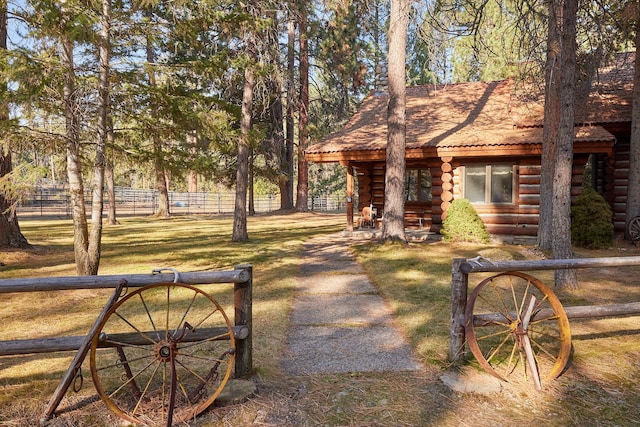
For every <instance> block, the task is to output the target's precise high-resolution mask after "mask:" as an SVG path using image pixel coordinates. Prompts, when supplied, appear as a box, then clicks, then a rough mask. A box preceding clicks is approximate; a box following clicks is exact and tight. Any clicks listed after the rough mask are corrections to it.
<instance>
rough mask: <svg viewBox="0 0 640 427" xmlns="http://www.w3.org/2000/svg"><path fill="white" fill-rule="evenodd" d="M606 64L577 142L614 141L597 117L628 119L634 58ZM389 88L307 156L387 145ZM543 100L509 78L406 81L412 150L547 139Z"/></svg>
mask: <svg viewBox="0 0 640 427" xmlns="http://www.w3.org/2000/svg"><path fill="white" fill-rule="evenodd" d="M616 59H617V62H616V63H615V64H613V65H612V66H610V67H608V68H603V69H602V70H600V73H599V74H598V76H597V79H596V82H595V83H594V84H593V86H592V89H591V94H590V97H589V102H588V103H586V102H583V103H580V105H582V106H586V107H585V108H578V109H577V111H576V122H577V123H579V124H580V125H585V126H582V127H580V128H578V132H577V134H576V142H582V141H584V142H587V141H603V142H604V141H613V140H614V137H613V135H611V134H610V133H609V132H607V131H606V130H605V129H603V128H602V127H600V126H597V125H598V124H600V123H607V122H619V121H630V120H631V93H632V86H633V84H632V83H633V57H631V58H630V57H629V56H628V55H627V56H624V57H622V56H620V55H619V56H618V57H617V58H616ZM387 101H388V96H387V95H386V94H376V93H372V94H370V95H369V96H368V97H367V98H365V99H364V100H363V102H362V104H361V106H360V108H359V109H358V111H357V112H356V114H354V116H353V117H352V118H351V119H350V120H349V121H348V122H347V124H346V125H345V126H344V127H343V128H342V129H341V130H340V131H338V132H335V133H333V134H331V135H329V136H328V137H327V138H325V139H324V140H323V141H321V142H319V143H317V144H315V145H313V146H311V147H309V148H308V149H307V150H305V151H306V153H307V154H321V153H339V152H349V151H372V150H375V151H377V150H384V149H385V146H386V141H387V125H386V122H387V119H386V114H387ZM542 111H543V108H542V103H541V102H540V101H539V100H538V101H530V100H529V101H527V102H524V101H521V100H519V98H518V97H517V96H516V91H515V85H514V83H513V82H512V81H511V80H504V81H499V82H490V83H484V82H476V83H458V84H449V85H438V86H434V85H429V86H411V87H407V104H406V129H407V132H406V147H407V149H408V150H409V149H433V150H436V149H437V150H441V149H445V150H446V149H448V148H453V147H458V148H460V147H485V146H516V145H517V146H521V145H523V144H540V143H541V141H542V129H541V127H540V126H541V123H542Z"/></svg>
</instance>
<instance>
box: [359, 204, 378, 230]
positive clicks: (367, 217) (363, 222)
mask: <svg viewBox="0 0 640 427" xmlns="http://www.w3.org/2000/svg"><path fill="white" fill-rule="evenodd" d="M365 226H366V227H369V228H376V214H375V208H374V207H373V206H372V205H369V206H365V207H364V208H362V212H361V213H360V218H358V227H359V228H363V227H365Z"/></svg>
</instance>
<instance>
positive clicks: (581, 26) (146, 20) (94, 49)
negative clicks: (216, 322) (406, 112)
mask: <svg viewBox="0 0 640 427" xmlns="http://www.w3.org/2000/svg"><path fill="white" fill-rule="evenodd" d="M405 3H406V4H408V5H409V6H410V8H409V9H407V10H406V13H407V14H408V17H409V21H408V22H409V25H408V31H407V41H406V49H407V50H406V62H405V63H406V67H405V68H406V78H405V82H406V84H448V83H455V82H462V81H491V80H499V79H504V78H514V79H516V80H517V81H519V82H526V83H533V84H534V85H538V88H539V89H540V90H541V91H544V90H545V88H544V85H545V82H546V79H545V66H547V65H548V59H549V54H548V52H549V43H550V36H549V34H550V32H549V23H550V22H552V21H553V19H556V18H557V16H555V17H554V15H553V13H554V11H556V10H560V11H563V10H566V9H563V8H562V7H563V4H564V3H566V2H561V1H552V2H548V3H549V4H547V3H544V2H538V1H532V0H429V1H424V2H405ZM569 3H576V5H577V4H578V2H569ZM579 6H580V7H579V8H578V9H577V10H576V11H575V13H574V16H575V26H576V28H577V31H576V35H575V37H574V38H575V40H576V43H575V45H576V46H575V52H574V53H575V55H576V70H577V77H576V79H575V81H574V84H577V88H578V89H576V90H579V89H580V87H584V86H588V85H589V83H590V81H591V80H590V79H591V78H593V73H592V72H590V70H592V69H593V68H594V67H593V65H594V64H600V63H601V62H602V61H603V60H605V59H606V58H607V57H610V56H612V55H613V54H615V53H616V52H620V51H625V50H630V49H633V48H635V45H634V43H633V36H634V27H633V25H634V24H635V23H636V22H637V15H638V13H637V8H634V7H635V6H637V1H636V0H633V1H632V0H628V1H613V0H602V1H582V2H580V3H579ZM558 7H559V9H558ZM390 16H391V4H390V3H389V2H387V1H382V0H363V1H350V0H327V1H284V2H283V1H278V2H276V1H256V0H253V1H244V2H240V1H234V0H202V1H189V0H167V1H163V0H131V1H128V0H83V1H80V0H65V1H52V0H16V1H7V0H0V55H1V56H0V58H1V60H0V66H1V72H2V74H1V79H0V81H1V82H2V87H1V88H0V89H1V90H0V94H1V98H0V119H1V123H2V126H1V127H0V131H1V132H2V134H1V137H2V141H3V147H4V151H3V156H2V159H1V160H2V162H1V164H0V175H1V176H3V180H2V189H3V191H2V194H3V198H2V200H1V202H2V206H1V207H2V210H3V212H4V215H3V217H2V223H1V224H0V229H2V230H3V232H2V233H0V234H2V237H3V239H2V240H3V244H4V245H7V246H20V245H28V242H26V239H24V237H22V235H21V233H20V232H19V226H18V221H17V217H16V216H15V211H13V210H12V209H11V207H12V206H15V205H16V204H17V203H19V202H20V200H21V199H22V198H24V197H26V195H27V194H28V193H29V190H30V189H32V188H34V186H35V185H36V184H40V185H41V184H43V183H46V182H52V183H60V182H62V183H64V184H65V185H66V186H67V188H68V189H69V193H70V197H71V205H72V216H73V220H74V250H75V258H76V265H77V269H78V273H79V274H96V273H97V271H98V267H99V260H100V236H101V231H102V215H103V209H104V206H105V204H104V197H107V198H109V197H113V188H114V187H115V186H116V185H121V186H134V187H135V186H139V185H140V183H141V182H145V183H148V184H147V185H148V186H152V187H153V188H155V189H156V190H157V191H158V197H159V201H160V203H159V208H158V211H157V213H156V215H157V216H158V217H167V216H169V215H170V214H171V211H170V205H169V197H168V191H169V189H178V190H187V191H203V190H204V191H206V190H209V189H212V188H216V187H218V186H220V185H222V186H226V187H229V188H234V189H235V192H236V201H235V202H236V216H238V218H237V219H238V220H237V221H236V222H235V223H234V229H233V236H232V239H233V240H234V241H242V240H246V239H247V238H248V236H247V230H246V214H247V212H248V213H249V214H251V213H252V211H253V208H252V201H253V194H254V193H256V192H257V193H264V192H269V191H277V192H278V193H279V195H280V207H281V209H284V210H290V209H297V210H306V209H307V205H308V197H309V191H310V189H311V191H318V192H322V193H333V192H340V191H343V186H344V178H343V177H344V175H345V174H344V173H343V170H342V168H341V166H339V165H334V166H327V165H322V168H320V167H318V166H314V165H308V164H307V163H306V162H305V161H304V157H303V155H302V153H303V151H304V148H305V147H306V146H307V145H308V144H310V143H312V142H314V141H317V140H320V139H321V138H322V137H323V136H325V135H327V134H329V133H330V132H332V131H335V130H337V129H339V128H340V126H341V125H342V124H344V122H345V121H346V120H347V119H348V118H349V117H350V116H351V115H352V114H353V112H354V111H355V109H356V107H357V105H358V103H359V101H360V100H361V99H362V98H363V97H364V96H365V95H366V94H367V93H369V91H371V90H376V89H379V88H380V86H379V84H381V83H384V80H385V77H386V70H387V49H388V37H387V36H388V30H389V27H390ZM550 16H551V18H550ZM576 82H577V83H576ZM580 85H582V86H580ZM523 87H524V85H523ZM149 183H152V184H149ZM85 188H88V189H90V190H91V191H90V192H89V194H91V201H90V204H89V206H91V212H90V213H88V212H86V209H87V208H86V206H87V204H88V203H87V200H85ZM104 189H106V192H105V191H103V190H104ZM105 195H106V196H105ZM247 204H248V205H247ZM108 206H109V207H115V203H109V204H108ZM88 217H89V218H90V219H91V221H88V220H87V218H88ZM107 222H108V223H112V224H115V223H117V219H116V212H115V210H113V209H109V211H108V212H107Z"/></svg>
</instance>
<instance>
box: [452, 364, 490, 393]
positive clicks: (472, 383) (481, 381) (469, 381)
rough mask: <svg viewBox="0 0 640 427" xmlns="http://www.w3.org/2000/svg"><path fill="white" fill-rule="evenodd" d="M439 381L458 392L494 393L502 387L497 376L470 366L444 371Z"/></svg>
mask: <svg viewBox="0 0 640 427" xmlns="http://www.w3.org/2000/svg"><path fill="white" fill-rule="evenodd" d="M440 381H442V382H443V383H444V384H445V385H446V386H447V387H449V388H450V389H451V390H453V391H456V392H458V393H478V394H494V393H499V392H500V390H501V389H502V384H501V383H502V382H501V381H500V380H499V379H498V378H496V377H494V376H492V375H489V374H487V373H484V372H480V371H478V370H476V369H473V368H470V367H464V368H462V369H461V370H449V371H446V372H445V373H444V374H442V375H441V376H440Z"/></svg>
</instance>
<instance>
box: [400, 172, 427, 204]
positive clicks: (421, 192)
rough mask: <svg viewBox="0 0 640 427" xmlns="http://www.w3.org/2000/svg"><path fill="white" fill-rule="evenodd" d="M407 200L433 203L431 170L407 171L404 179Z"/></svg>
mask: <svg viewBox="0 0 640 427" xmlns="http://www.w3.org/2000/svg"><path fill="white" fill-rule="evenodd" d="M404 190H405V191H404V194H405V200H407V201H409V202H429V201H431V173H430V172H429V169H407V170H406V173H405V179H404Z"/></svg>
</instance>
